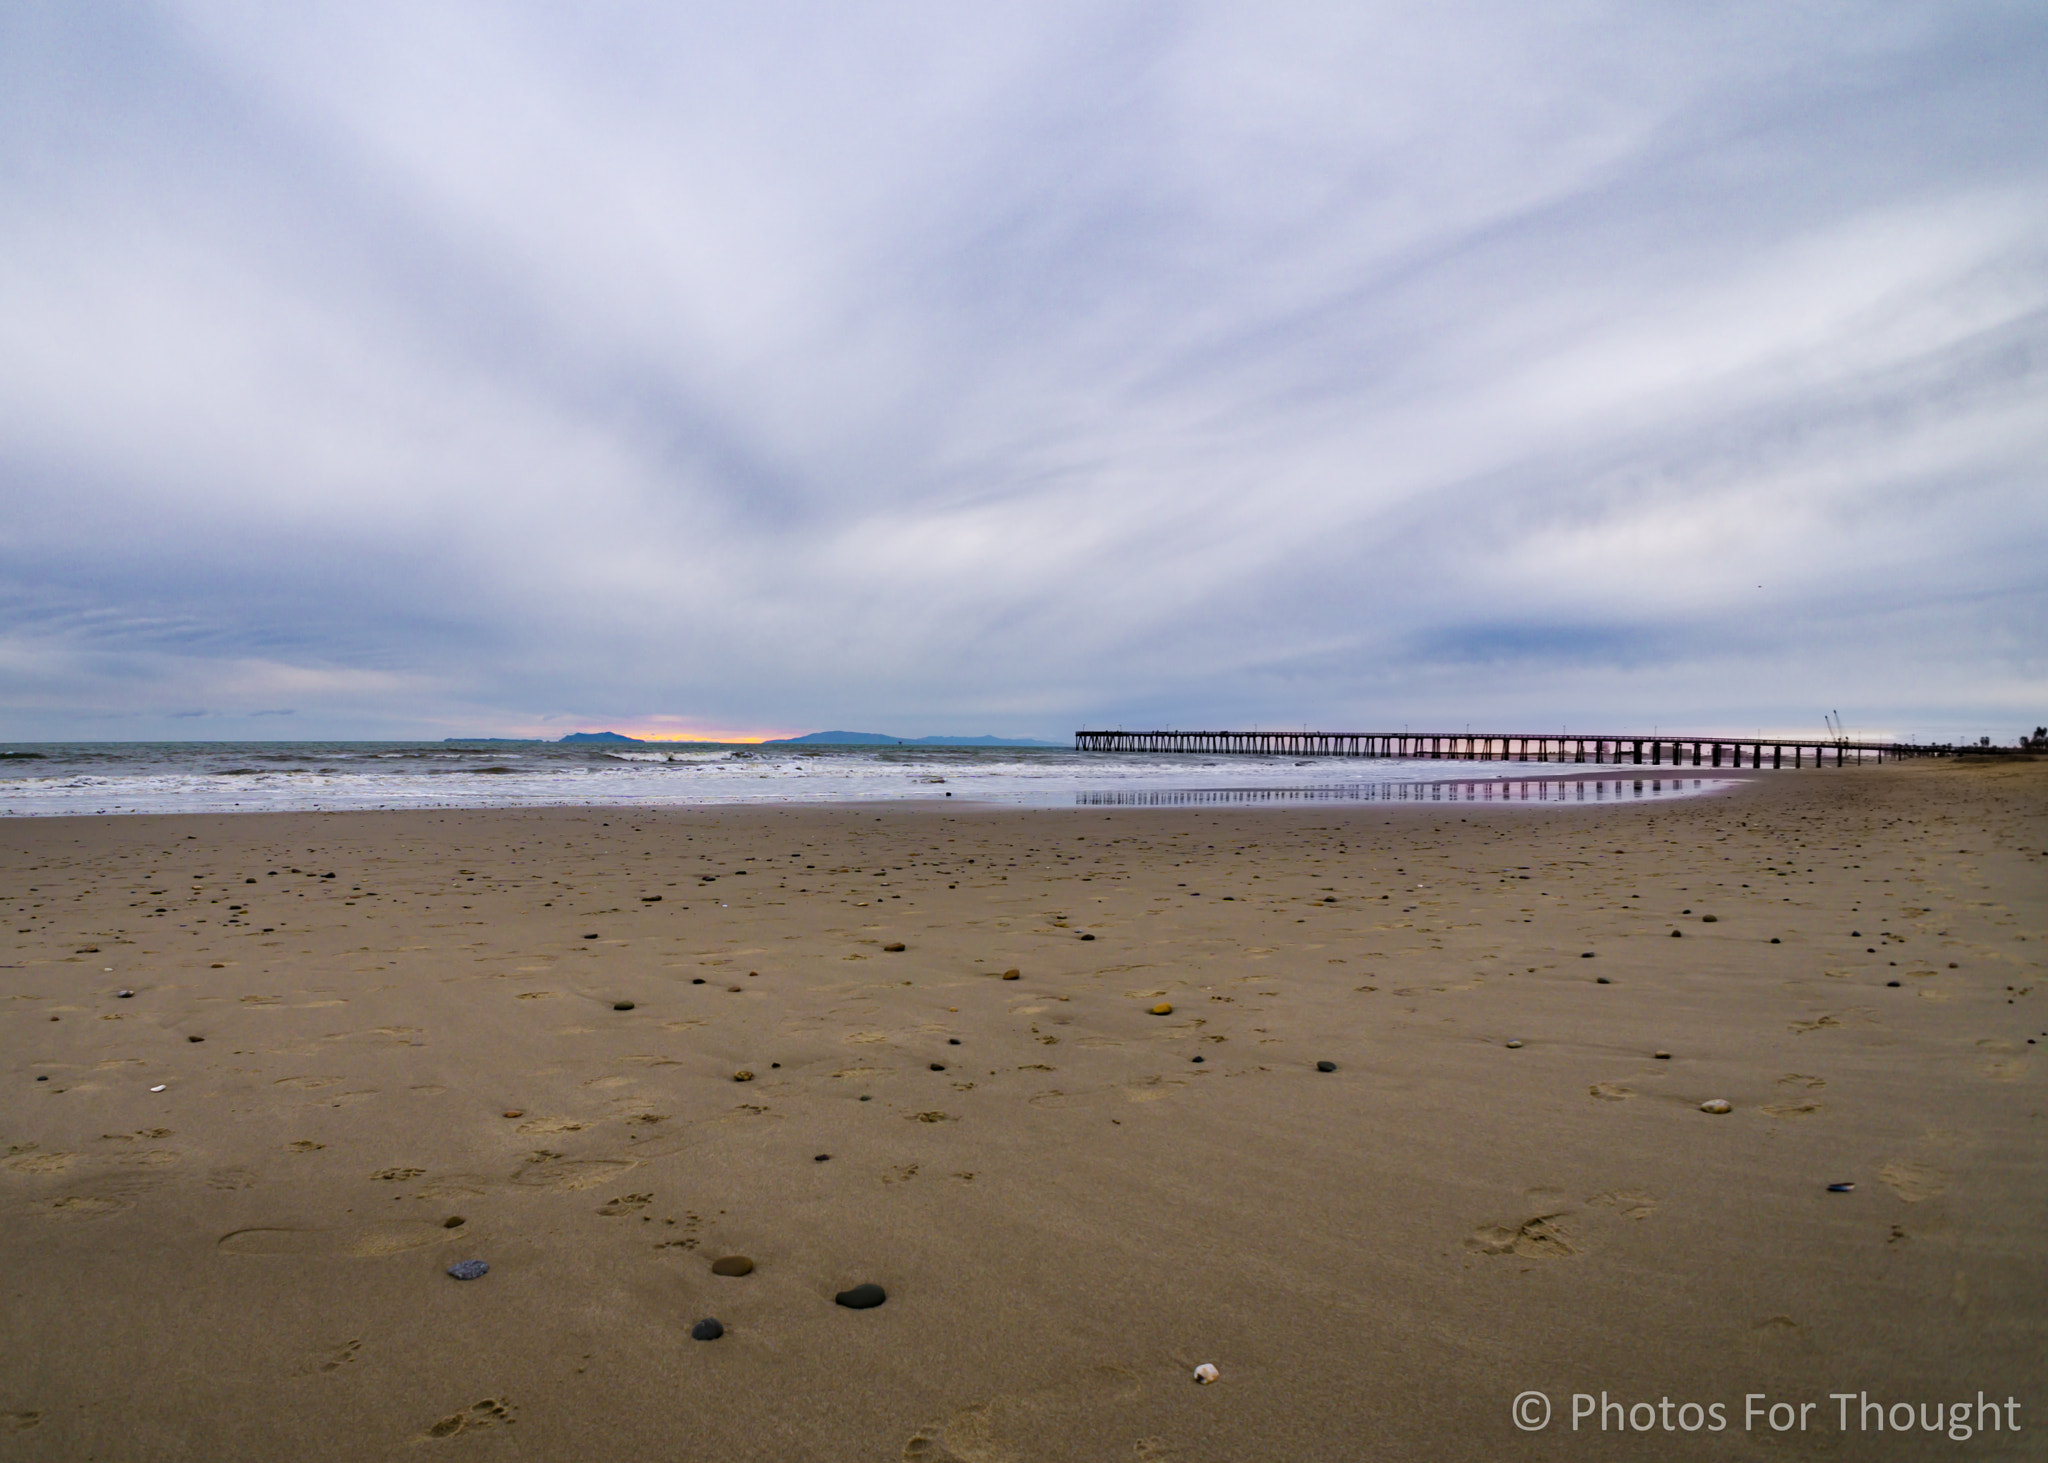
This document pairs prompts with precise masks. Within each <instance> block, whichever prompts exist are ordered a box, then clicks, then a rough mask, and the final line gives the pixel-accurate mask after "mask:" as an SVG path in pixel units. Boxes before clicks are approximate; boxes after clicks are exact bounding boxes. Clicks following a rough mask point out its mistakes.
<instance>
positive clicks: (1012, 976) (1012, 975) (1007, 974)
mask: <svg viewBox="0 0 2048 1463" xmlns="http://www.w3.org/2000/svg"><path fill="white" fill-rule="evenodd" d="M1023 978H1024V972H1023V971H1021V970H1006V971H1004V972H1003V979H1004V980H1022V979H1023Z"/></svg>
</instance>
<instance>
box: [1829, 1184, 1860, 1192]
mask: <svg viewBox="0 0 2048 1463" xmlns="http://www.w3.org/2000/svg"><path fill="white" fill-rule="evenodd" d="M1828 1192H1829V1193H1830V1194H1853V1193H1855V1192H1856V1186H1855V1185H1854V1184H1829V1185H1828Z"/></svg>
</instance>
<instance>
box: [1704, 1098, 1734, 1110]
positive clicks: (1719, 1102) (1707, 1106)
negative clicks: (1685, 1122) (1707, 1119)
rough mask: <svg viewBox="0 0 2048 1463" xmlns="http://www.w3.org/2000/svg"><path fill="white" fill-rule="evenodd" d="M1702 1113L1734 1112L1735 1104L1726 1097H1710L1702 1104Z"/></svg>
mask: <svg viewBox="0 0 2048 1463" xmlns="http://www.w3.org/2000/svg"><path fill="white" fill-rule="evenodd" d="M1700 1111H1701V1112H1710V1113H1724V1112H1734V1111H1735V1104H1734V1103H1732V1102H1730V1101H1729V1100H1728V1099H1727V1098H1725V1097H1710V1098H1708V1099H1707V1100H1706V1101H1705V1102H1703V1103H1701V1104H1700Z"/></svg>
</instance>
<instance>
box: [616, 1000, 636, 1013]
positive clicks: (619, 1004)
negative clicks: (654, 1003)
mask: <svg viewBox="0 0 2048 1463" xmlns="http://www.w3.org/2000/svg"><path fill="white" fill-rule="evenodd" d="M612 1009H613V1010H614V1011H630V1010H632V1009H633V1003H632V1002H631V1001H613V1002H612Z"/></svg>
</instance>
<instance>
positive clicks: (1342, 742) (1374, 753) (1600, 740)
mask: <svg viewBox="0 0 2048 1463" xmlns="http://www.w3.org/2000/svg"><path fill="white" fill-rule="evenodd" d="M1074 750H1075V751H1077V752H1207V753H1214V752H1224V753H1234V752H1241V753H1254V754H1260V753H1262V754H1265V755H1268V756H1283V757H1406V758H1417V759H1432V758H1441V759H1444V760H1446V761H1458V762H1551V763H1556V762H1584V763H1597V764H1600V765H1612V766H1629V767H1808V766H1812V767H1822V766H1828V765H1833V766H1836V767H1843V766H1847V765H1850V764H1853V763H1858V762H1863V761H1875V762H1882V761H1884V760H1885V759H1887V758H1891V759H1894V760H1897V759H1899V758H1904V757H1944V756H1954V755H1957V754H1958V753H1965V752H1976V751H1981V750H1983V749H1981V748H1978V747H1969V746H1962V747H1951V746H1928V745H1924V744H1920V743H1913V742H1852V741H1847V740H1828V739H1825V738H1823V739H1820V740H1796V741H1782V740H1775V739H1772V738H1768V737H1764V738H1759V737H1697V736H1673V735H1672V734H1670V733H1668V732H1665V733H1657V734H1652V735H1650V736H1639V735H1635V734H1633V733H1631V734H1628V735H1624V736H1581V735H1576V734H1574V735H1566V734H1563V733H1558V732H1548V733H1545V732H1526V733H1523V732H1490V733H1489V732H1405V731H1404V732H1308V731H1304V732H1233V731H1077V732H1075V733H1074Z"/></svg>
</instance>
